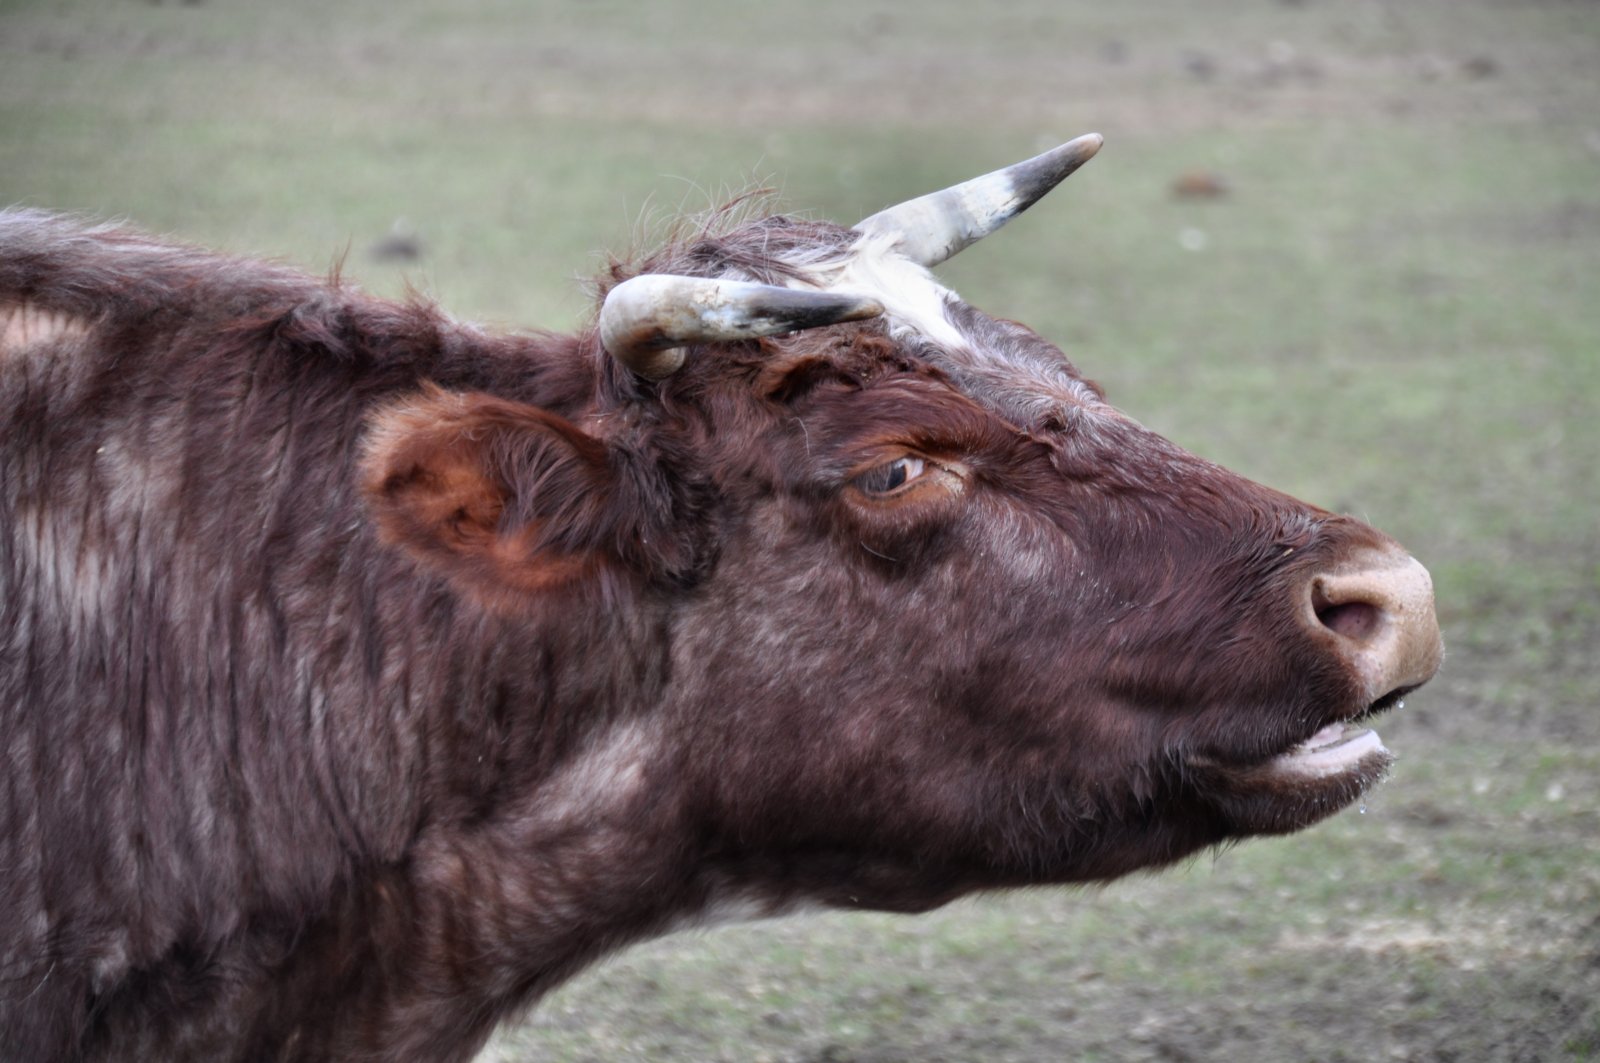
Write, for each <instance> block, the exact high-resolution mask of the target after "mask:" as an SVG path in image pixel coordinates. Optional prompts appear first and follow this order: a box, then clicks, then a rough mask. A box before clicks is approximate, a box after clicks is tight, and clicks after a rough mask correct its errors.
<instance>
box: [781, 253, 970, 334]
mask: <svg viewBox="0 0 1600 1063" xmlns="http://www.w3.org/2000/svg"><path fill="white" fill-rule="evenodd" d="M805 281H806V283H808V284H810V285H812V286H814V287H817V288H821V289H824V290H825V291H832V292H840V293H848V294H859V295H868V296H871V297H872V298H874V299H876V300H878V301H879V302H880V303H882V304H883V307H884V314H885V316H886V317H887V318H888V319H889V334H890V335H891V336H893V337H894V338H895V339H904V338H906V337H907V336H908V335H912V334H915V335H920V336H924V337H926V338H927V339H929V340H932V341H933V342H934V343H937V344H939V345H940V346H941V347H945V348H947V349H949V350H961V349H964V348H966V346H967V340H966V337H965V336H963V335H962V334H961V333H960V332H959V331H958V330H957V329H956V327H955V326H954V325H952V324H951V323H950V318H949V315H947V314H946V313H945V304H946V302H947V301H948V300H950V299H954V298H955V297H956V296H955V293H954V292H952V291H950V289H948V288H946V287H945V286H944V285H942V284H940V283H939V282H938V281H937V280H935V279H934V277H933V274H931V273H929V272H928V271H927V270H926V269H925V268H923V267H922V266H919V265H917V264H916V263H915V262H912V261H911V260H910V259H908V258H906V257H905V256H904V255H901V254H899V253H897V252H896V251H895V250H894V237H893V235H885V234H878V235H868V236H863V237H862V238H861V239H860V241H858V242H857V243H856V245H855V247H854V248H853V249H852V250H851V253H850V254H848V255H846V256H845V257H844V258H843V259H838V260H835V261H832V262H827V263H820V264H818V265H815V266H812V267H810V268H809V269H807V270H806V275H805Z"/></svg>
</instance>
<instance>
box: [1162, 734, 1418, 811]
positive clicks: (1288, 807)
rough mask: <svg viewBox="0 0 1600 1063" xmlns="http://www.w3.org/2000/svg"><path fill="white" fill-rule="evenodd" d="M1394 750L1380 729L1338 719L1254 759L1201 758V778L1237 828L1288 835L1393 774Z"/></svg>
mask: <svg viewBox="0 0 1600 1063" xmlns="http://www.w3.org/2000/svg"><path fill="white" fill-rule="evenodd" d="M1393 763H1394V754H1392V753H1391V752H1389V750H1388V749H1387V748H1386V747H1385V746H1384V744H1383V741H1382V739H1380V738H1379V737H1378V734H1377V732H1376V731H1372V730H1368V729H1366V728H1360V727H1353V726H1347V725H1343V724H1332V725H1330V726H1328V727H1325V728H1323V729H1322V730H1321V731H1318V732H1317V733H1316V734H1315V735H1313V736H1312V737H1311V738H1309V739H1307V740H1305V741H1304V742H1301V743H1299V744H1298V745H1296V746H1294V747H1293V748H1291V749H1289V750H1287V751H1285V752H1283V753H1279V754H1277V755H1276V756H1273V757H1270V758H1268V759H1266V760H1264V761H1260V762H1258V763H1254V764H1247V765H1236V764H1227V763H1223V762H1220V761H1212V760H1206V759H1196V760H1194V761H1192V762H1191V766H1192V767H1193V768H1194V769H1195V778H1196V780H1197V781H1198V782H1199V783H1200V784H1201V786H1202V787H1203V788H1204V789H1205V791H1206V792H1207V794H1208V795H1209V796H1210V798H1211V800H1212V801H1213V803H1214V804H1215V805H1216V806H1217V808H1218V809H1219V810H1220V811H1221V812H1222V813H1223V815H1224V816H1225V817H1226V818H1227V820H1228V822H1229V824H1230V826H1231V827H1232V829H1233V833H1235V834H1237V835H1250V834H1288V833H1290V832H1292V831H1297V830H1301V829H1302V828H1305V827H1309V826H1311V825H1312V824H1313V823H1316V822H1318V821H1319V820H1323V819H1326V818H1327V817H1329V816H1331V815H1333V814H1334V813H1335V812H1337V811H1339V810H1340V809H1342V808H1345V807H1347V806H1349V805H1350V804H1352V803H1354V802H1355V801H1356V800H1357V799H1358V798H1360V797H1361V796H1362V795H1363V794H1364V793H1366V792H1367V791H1368V790H1369V789H1371V788H1372V787H1373V786H1374V785H1376V784H1377V783H1378V782H1380V781H1381V780H1382V779H1383V778H1384V776H1385V775H1387V774H1388V771H1389V767H1390V765H1392V764H1393Z"/></svg>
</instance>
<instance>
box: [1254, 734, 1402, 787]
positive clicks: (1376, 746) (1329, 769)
mask: <svg viewBox="0 0 1600 1063" xmlns="http://www.w3.org/2000/svg"><path fill="white" fill-rule="evenodd" d="M1374 756H1378V757H1383V758H1385V759H1392V758H1393V754H1392V753H1390V752H1389V749H1388V747H1386V746H1385V745H1384V744H1383V739H1381V738H1379V737H1378V732H1376V731H1374V730H1372V729H1371V728H1370V727H1362V726H1360V725H1359V724H1344V723H1331V724H1329V725H1328V726H1326V727H1324V728H1323V729H1322V730H1320V731H1318V732H1317V733H1316V734H1314V735H1312V736H1311V737H1310V738H1308V739H1306V740H1305V741H1304V742H1301V743H1300V744H1298V745H1296V746H1294V747H1293V748H1291V749H1290V750H1288V752H1285V753H1279V754H1278V755H1277V756H1275V757H1272V758H1271V759H1270V760H1268V761H1267V762H1266V763H1265V764H1263V765H1261V767H1260V768H1259V769H1257V770H1260V771H1265V772H1267V773H1269V774H1271V775H1277V776H1283V777H1291V778H1301V779H1326V778H1328V777H1330V776H1334V775H1343V774H1345V773H1347V772H1351V771H1356V770H1359V769H1360V768H1361V766H1362V764H1363V762H1365V761H1366V760H1367V759H1368V758H1370V757H1374Z"/></svg>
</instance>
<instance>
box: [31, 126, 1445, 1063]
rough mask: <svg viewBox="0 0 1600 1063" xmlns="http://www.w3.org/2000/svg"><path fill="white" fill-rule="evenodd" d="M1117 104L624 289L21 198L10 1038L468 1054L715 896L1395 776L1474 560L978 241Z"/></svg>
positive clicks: (130, 1047)
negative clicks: (974, 245)
mask: <svg viewBox="0 0 1600 1063" xmlns="http://www.w3.org/2000/svg"><path fill="white" fill-rule="evenodd" d="M1098 145H1099V139H1098V138H1097V137H1086V138H1080V139H1079V140H1078V141H1074V142H1073V143H1071V144H1068V145H1065V146H1064V147H1062V148H1059V149H1057V150H1055V151H1053V152H1049V153H1046V154H1045V155H1043V156H1040V157H1039V158H1038V159H1035V160H1030V161H1029V162H1027V163H1023V164H1019V165H1018V166H1016V167H1013V168H1011V169H1010V170H1005V171H1001V172H999V173H997V174H994V175H990V176H989V177H987V178H980V179H978V180H976V181H973V182H968V183H967V184H965V185H962V186H958V187H957V188H955V189H951V190H948V191H946V192H944V193H938V194H935V195H933V196H928V197H924V198H923V199H920V200H914V201H912V202H910V203H907V204H903V205H902V206H900V207H897V208H893V209H891V210H889V211H886V212H884V213H883V214H879V215H875V216H874V217H873V218H870V219H868V220H867V221H865V222H863V223H861V224H860V225H859V226H857V227H856V228H854V229H844V228H839V227H837V226H833V225H829V224H823V223H815V222H806V221H798V220H794V219H791V218H785V217H763V218H760V219H758V220H754V221H747V222H743V223H739V224H737V225H731V224H730V225H728V226H724V227H722V228H721V229H716V228H712V229H708V230H706V231H702V232H699V233H698V234H696V235H694V236H693V237H691V238H686V239H683V240H679V241H677V242H674V243H673V244H672V245H671V246H669V247H668V248H666V249H665V250H664V251H662V252H660V253H659V254H658V255H657V256H655V257H653V258H650V259H648V260H647V261H644V262H642V263H637V264H634V265H631V266H623V265H618V266H616V267H615V268H614V269H613V270H612V271H611V275H610V276H609V277H607V278H606V279H605V281H604V282H603V283H602V288H603V289H604V290H605V291H606V298H605V301H604V307H603V309H602V311H601V313H600V315H599V320H598V321H597V323H596V326H595V327H593V328H589V329H585V330H584V331H582V332H580V333H579V334H578V335H576V336H553V335H535V336H499V335H491V334H487V333H484V332H482V331H479V330H478V329H476V328H474V327H472V326H470V325H467V324H463V323H460V322H457V321H454V320H451V319H450V318H448V317H446V316H444V315H443V314H441V313H440V312H438V311H437V310H436V309H434V308H433V307H431V306H427V305H423V304H421V303H419V302H415V301H413V302H408V303H391V302H385V301H382V300H379V299H374V298H371V297H368V296H365V295H362V294H360V293H359V292H356V291H353V290H351V289H349V288H347V287H344V286H342V285H340V284H338V283H336V282H335V283H324V282H319V281H316V280H313V279H309V278H306V277H304V276H302V275H300V274H297V273H295V272H292V271H290V270H287V269H283V268H278V267H275V266H268V265H262V264H259V263H252V262H246V261H240V260H236V259H229V258H224V257H220V256H217V255H213V254H208V253H206V252H203V251H198V250H194V249H190V248H185V247H179V246H173V245H170V244H166V243H160V242H156V241H153V240H150V239H148V238H146V237H143V236H140V235H137V234H134V233H130V232H127V231H122V230H117V229H108V228H90V227H85V226H84V225H82V224H79V223H77V222H74V221H70V220H65V219H60V218H53V217H49V216H46V215H43V214H40V213H38V212H30V211H21V212H13V213H10V214H6V215H4V217H3V220H0V424H3V425H4V435H3V438H0V476H3V480H0V1058H4V1059H6V1060H13V1059H15V1060H24V1059H25V1060H30V1061H55V1060H78V1059H151V1060H153V1059H162V1060H178V1059H195V1060H201V1059H203V1060H214V1059H241V1060H243V1059H273V1060H291V1059H293V1060H299V1059H308V1060H309V1059H360V1060H420V1059H465V1058H467V1057H469V1056H470V1055H471V1054H472V1053H473V1051H474V1050H475V1049H476V1048H477V1047H478V1046H479V1045H481V1044H482V1043H483V1041H484V1039H485V1038H486V1037H487V1036H488V1034H489V1032H490V1030H491V1029H492V1027H493V1026H494V1024H495V1022H496V1021H497V1020H498V1019H500V1018H501V1017H502V1016H504V1015H506V1014H508V1013H509V1012H512V1011H513V1010H515V1009H517V1008H518V1007H519V1006H522V1005H524V1004H526V1003H527V1002H529V1001H531V1000H532V999H534V998H536V997H537V996H538V995H539V994H541V993H543V992H544V991H546V990H548V989H549V988H550V987H551V986H553V985H555V984H556V983H557V982H559V981H560V980H561V979H563V978H565V977H567V976H568V975H570V974H572V973H573V972H574V971H576V970H577V969H578V968H580V967H581V966H583V965H584V964H585V963H588V962H589V961H591V960H593V959H594V958H595V957H596V956H598V955H600V954H602V953H604V952H606V951H607V950H610V949H615V948H617V947H619V946H622V945H624V944H626V943H628V942H631V941H636V940H638V939H641V938H644V937H648V936H650V935H653V934H660V933H664V932H666V931H668V930H670V929H672V928H674V927H678V926H683V925H686V924H691V923H694V922H697V921H703V920H707V919H714V918H727V917H733V916H741V917H753V916H763V915H771V914H776V913H781V912H784V911H786V910H790V909H793V908H796V907H798V906H803V905H823V906H831V907H839V908H877V909H889V910H894V911H920V910H924V909H927V908H930V907H933V906H935V905H939V904H943V903H945V902H946V901H948V900H950V899H951V898H953V897H957V896H959V895H961V894H964V893H967V892H969V891H972V890H978V889H992V888H1004V887H1010V886H1020V885H1026V884H1034V883H1069V882H1084V881H1090V880H1097V879H1107V878H1111V877H1113V876H1116V875H1121V874H1123V873H1125V872H1128V871H1131V870H1134V869H1136V868H1143V867H1153V866H1159V865H1163V864H1167V863H1170V862H1171V861H1174V860H1177V859H1179V858H1181V857H1183V856H1184V855H1186V854H1189V853H1193V852H1195V851H1196V850H1199V849H1202V848H1204V847H1206V846H1211V845H1215V844H1217V843H1219V842H1224V841H1227V840H1229V839H1236V838H1241V837H1244V836H1248V835H1252V834H1262V833H1274V832H1282V831H1290V830H1295V829H1298V828H1300V827H1304V826H1306V825H1307V824H1310V823H1313V822H1315V821H1317V820H1319V819H1322V818H1323V817H1324V816H1327V815H1329V814H1330V813H1332V812H1333V811H1334V810H1336V809H1338V808H1340V807H1341V806H1343V805H1346V804H1348V803H1349V802H1351V801H1352V800H1354V799H1355V798H1356V796H1357V795H1358V794H1360V793H1361V792H1362V791H1363V789H1364V788H1366V787H1367V786H1368V785H1369V784H1371V783H1372V782H1373V780H1374V779H1376V778H1377V777H1378V776H1379V775H1380V774H1381V773H1382V772H1383V770H1384V768H1385V766H1386V764H1387V762H1388V754H1387V752H1386V751H1385V749H1384V748H1383V746H1382V745H1381V743H1380V742H1379V741H1378V739H1377V737H1376V736H1375V735H1374V734H1373V733H1372V732H1371V731H1368V730H1365V729H1362V728H1360V727H1359V726H1355V727H1350V728H1348V729H1347V725H1348V724H1350V723H1351V722H1352V721H1356V720H1359V719H1361V718H1362V717H1364V716H1366V715H1368V714H1370V713H1371V712H1373V711H1374V710H1377V709H1382V708H1385V707H1387V706H1389V705H1390V704H1391V703H1393V702H1394V701H1396V700H1397V699H1398V697H1399V696H1400V695H1401V694H1403V693H1404V692H1405V691H1406V690H1408V689H1410V688H1411V687H1414V686H1415V685H1417V684H1419V683H1422V682H1424V681H1425V680H1426V679H1428V678H1429V676H1430V675H1432V673H1433V672H1434V670H1435V668H1436V667H1437V664H1438V661H1439V658H1440V652H1441V651H1440V644H1439V636H1438V630H1437V627H1436V625H1435V622H1434V618H1433V607H1432V597H1431V591H1430V588H1429V583H1428V578H1427V574H1426V572H1425V571H1424V570H1423V569H1422V568H1421V566H1419V565H1418V564H1417V563H1416V562H1414V561H1412V560H1411V559H1410V558H1409V557H1407V556H1406V555H1405V554H1404V553H1403V552H1401V550H1400V549H1399V548H1398V547H1397V546H1396V545H1395V544H1394V543H1393V542H1392V541H1390V540H1389V539H1387V538H1385V537H1384V536H1382V535H1381V534H1379V533H1378V532H1376V531H1374V530H1372V529H1371V528H1369V527H1367V526H1365V525H1363V524H1360V523H1358V522H1356V521H1353V520H1350V519H1348V518H1344V517H1339V516H1335V515H1333V514H1330V513H1328V512H1325V511H1323V510H1320V509H1316V508H1314V507H1311V506H1308V505H1305V504H1302V503H1300V502H1297V501H1294V500H1293V499H1290V498H1287V497H1285V496H1284V495H1281V494H1278V493H1276V492H1273V491H1270V490H1268V489H1266V488H1263V487H1259V486H1257V485H1255V484H1253V483H1249V482H1247V481H1245V480H1242V479H1240V478H1238V477H1237V476H1234V475H1232V474H1230V473H1228V472H1226V471H1224V470H1223V469H1220V468H1218V467H1217V466H1215V465H1211V464H1209V463H1207V462H1205V461H1202V460H1200V459H1198V458H1195V457H1193V456H1191V455H1189V454H1187V453H1185V452H1183V451H1182V450H1179V449H1178V448H1177V447H1175V446H1173V445H1172V444H1171V443H1168V442H1167V441H1166V440H1164V439H1161V438H1160V437H1158V436H1156V435H1154V434H1152V433H1150V432H1148V431H1146V430H1145V429H1143V428H1141V427H1139V426H1138V425H1137V424H1135V423H1134V422H1133V421H1131V420H1129V419H1128V418H1127V417H1125V416H1123V415H1122V414H1120V413H1118V412H1117V411H1116V410H1114V409H1113V408H1111V407H1110V406H1108V405H1107V404H1106V403H1105V401H1104V398H1103V396H1102V393H1101V391H1100V389H1099V388H1098V387H1096V386H1095V385H1094V384H1093V383H1091V382H1090V381H1089V380H1087V379H1085V378H1084V377H1083V376H1081V375H1080V374H1079V373H1078V371H1077V370H1076V369H1075V368H1074V367H1073V366H1072V365H1071V363H1069V362H1068V360H1067V359H1066V358H1065V357H1064V356H1063V355H1062V353H1061V352H1060V351H1059V350H1057V349H1056V348H1055V347H1053V346H1052V345H1051V344H1049V343H1048V342H1047V341H1045V340H1043V339H1041V338H1040V337H1039V336H1037V335H1035V334H1034V333H1032V332H1030V331H1029V330H1027V329H1026V328H1023V327H1022V326H1020V325H1017V324H1014V323H1011V322H1008V321H1001V320H997V319H995V318H992V317H989V316H987V315H985V314H983V313H982V312H980V311H978V310H975V309H973V308H972V307H970V306H968V305H966V304H965V303H963V302H961V301H960V300H959V299H957V298H956V297H955V296H954V295H953V294H952V293H950V292H949V291H947V290H946V289H944V288H942V287H940V286H939V285H938V283H937V282H936V281H934V280H933V278H932V277H931V275H930V274H929V273H928V271H927V267H928V266H931V265H933V264H936V263H937V262H939V261H940V260H942V259H943V258H945V257H947V256H948V255H950V254H952V253H954V252H955V251H957V250H959V249H960V248H961V247H963V246H965V245H966V244H967V243H970V242H971V241H972V240H975V239H977V238H979V237H981V236H982V235H984V234H985V233H987V232H989V231H992V230H993V229H995V228H998V227H999V225H1001V224H1003V223H1004V221H1005V220H1006V219H1007V218H1008V217H1010V216H1011V215H1013V214H1015V213H1016V212H1018V211H1019V210H1021V209H1023V208H1025V207H1026V206H1028V204H1030V203H1031V202H1032V201H1033V200H1034V199H1036V198H1038V196H1039V195H1042V194H1043V193H1044V191H1046V190H1047V189H1048V188H1049V187H1050V186H1051V185H1053V184H1054V183H1055V182H1056V181H1058V180H1060V179H1061V177H1063V176H1065V174H1066V173H1068V172H1070V171H1071V170H1072V169H1074V168H1076V166H1077V165H1079V164H1080V163H1081V162H1082V161H1083V160H1084V159H1086V158H1087V157H1088V156H1089V155H1091V154H1093V152H1094V149H1095V148H1097V147H1098Z"/></svg>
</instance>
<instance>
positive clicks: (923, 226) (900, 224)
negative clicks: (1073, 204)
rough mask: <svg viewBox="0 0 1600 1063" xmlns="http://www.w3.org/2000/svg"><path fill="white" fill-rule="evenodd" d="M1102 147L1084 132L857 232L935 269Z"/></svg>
mask: <svg viewBox="0 0 1600 1063" xmlns="http://www.w3.org/2000/svg"><path fill="white" fill-rule="evenodd" d="M1104 143H1105V138H1104V137H1102V136H1101V135H1100V134H1099V133H1085V134H1084V135H1083V136H1081V137H1075V138H1074V139H1072V140H1069V141H1067V142H1066V143H1065V144H1062V145H1059V146H1058V147H1054V148H1051V149H1050V150H1049V151H1046V152H1044V153H1042V154H1039V155H1035V156H1034V157H1033V158H1031V159H1024V160H1023V161H1022V162H1018V163H1013V164H1012V165H1010V166H1007V167H1005V168H1004V169H1000V170H996V171H994V172H993V173H987V174H984V175H982V176H981V177H974V178H972V179H971V180H970V181H963V182H961V183H960V184H958V185H951V186H950V187H949V188H945V189H942V190H940V191H938V192H930V193H928V194H927V195H925V196H919V197H917V198H916V199H911V200H907V201H906V202H904V203H901V204H899V205H897V206H893V207H889V208H888V209H887V210H881V211H879V212H878V213H876V214H874V215H872V216H871V217H870V218H867V219H865V220H864V221H861V222H859V223H858V224H857V225H856V227H855V228H856V230H857V231H858V232H863V233H874V234H887V235H890V236H892V237H894V240H895V245H896V247H897V249H898V250H899V251H900V253H901V254H903V255H905V256H906V257H907V258H909V259H911V260H912V261H913V262H916V263H918V264H920V265H923V266H937V265H938V264H939V263H941V262H943V261H944V260H945V259H947V258H950V257H951V256H952V255H954V254H956V252H958V251H961V250H962V249H963V248H966V247H970V246H971V245H972V244H975V243H977V242H978V241H979V240H981V239H983V238H984V237H985V236H988V235H989V234H990V233H992V232H994V231H995V230H997V229H999V228H1000V227H1001V226H1003V225H1004V224H1005V223H1006V222H1008V221H1010V220H1011V219H1012V218H1014V217H1016V216H1017V215H1018V214H1021V213H1022V212H1023V211H1025V210H1027V209H1028V208H1029V207H1031V206H1033V204H1034V203H1036V202H1038V201H1039V199H1040V198H1041V197H1043V196H1044V194H1045V193H1046V192H1048V191H1050V190H1051V189H1052V188H1054V187H1055V186H1056V185H1058V184H1060V183H1061V182H1062V181H1063V180H1065V179H1066V178H1067V177H1068V176H1069V175H1070V174H1071V173H1072V172H1073V171H1074V170H1076V169H1077V168H1078V167H1080V166H1082V165H1083V164H1084V163H1086V162H1088V161H1089V160H1090V159H1092V158H1094V156H1095V153H1096V152H1098V151H1099V150H1100V146H1101V145H1102V144H1104Z"/></svg>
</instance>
